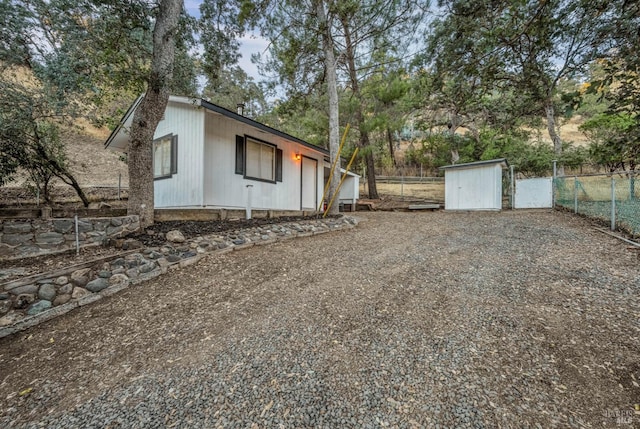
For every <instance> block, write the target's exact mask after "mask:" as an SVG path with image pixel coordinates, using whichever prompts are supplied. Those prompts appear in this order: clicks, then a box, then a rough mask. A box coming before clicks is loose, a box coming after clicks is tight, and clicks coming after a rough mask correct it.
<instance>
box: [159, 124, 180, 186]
mask: <svg viewBox="0 0 640 429" xmlns="http://www.w3.org/2000/svg"><path fill="white" fill-rule="evenodd" d="M177 172H178V136H176V135H173V134H169V135H166V136H164V137H160V138H159V139H156V140H154V141H153V178H154V179H166V178H169V177H171V176H172V175H174V174H176V173H177Z"/></svg>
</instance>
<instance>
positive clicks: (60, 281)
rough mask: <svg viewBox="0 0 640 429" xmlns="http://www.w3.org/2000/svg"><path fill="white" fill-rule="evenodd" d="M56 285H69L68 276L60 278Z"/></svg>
mask: <svg viewBox="0 0 640 429" xmlns="http://www.w3.org/2000/svg"><path fill="white" fill-rule="evenodd" d="M54 283H55V284H57V285H58V286H62V285H66V284H67V283H69V279H68V278H67V276H60V277H58V278H57V279H56V281H55V282H54Z"/></svg>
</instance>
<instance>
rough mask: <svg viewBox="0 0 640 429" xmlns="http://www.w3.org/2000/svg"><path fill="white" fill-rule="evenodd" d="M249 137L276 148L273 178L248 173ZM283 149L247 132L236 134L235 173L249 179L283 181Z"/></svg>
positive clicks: (270, 181)
mask: <svg viewBox="0 0 640 429" xmlns="http://www.w3.org/2000/svg"><path fill="white" fill-rule="evenodd" d="M247 139H251V140H252V141H254V142H256V143H259V144H263V145H266V146H271V147H273V148H274V158H275V159H274V166H273V180H269V179H263V178H260V177H254V176H250V175H247V153H248V152H247ZM282 156H283V152H282V149H279V148H278V145H276V144H273V143H270V142H268V141H265V140H262V139H259V138H256V137H253V136H250V135H247V134H245V135H244V136H239V135H236V159H235V162H236V164H235V174H242V177H243V178H244V179H247V180H255V181H258V182H265V183H274V184H275V183H278V182H282V163H283V162H282V161H283V160H282Z"/></svg>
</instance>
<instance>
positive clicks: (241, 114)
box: [237, 103, 244, 116]
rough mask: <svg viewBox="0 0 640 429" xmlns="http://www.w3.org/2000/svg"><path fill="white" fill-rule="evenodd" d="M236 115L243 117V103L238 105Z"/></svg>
mask: <svg viewBox="0 0 640 429" xmlns="http://www.w3.org/2000/svg"><path fill="white" fill-rule="evenodd" d="M237 106H238V115H240V116H244V103H238V104H237Z"/></svg>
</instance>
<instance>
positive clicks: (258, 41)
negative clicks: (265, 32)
mask: <svg viewBox="0 0 640 429" xmlns="http://www.w3.org/2000/svg"><path fill="white" fill-rule="evenodd" d="M200 3H202V0H184V6H185V8H186V10H187V12H188V13H189V15H191V16H195V17H196V18H198V17H200V9H199V7H200ZM239 42H240V54H241V55H242V56H241V57H240V60H239V61H238V65H239V66H240V67H241V68H242V69H243V70H244V71H245V72H246V73H247V74H248V75H249V76H251V77H253V79H254V80H255V81H256V82H259V81H260V80H262V77H261V76H260V74H259V73H258V68H257V67H256V65H255V64H253V63H252V62H251V55H252V54H256V53H260V54H262V53H264V51H265V50H266V49H267V46H268V44H269V42H268V41H267V40H266V39H264V38H262V37H259V36H256V35H250V34H247V35H245V36H244V37H242V38H241V39H240V40H239Z"/></svg>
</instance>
